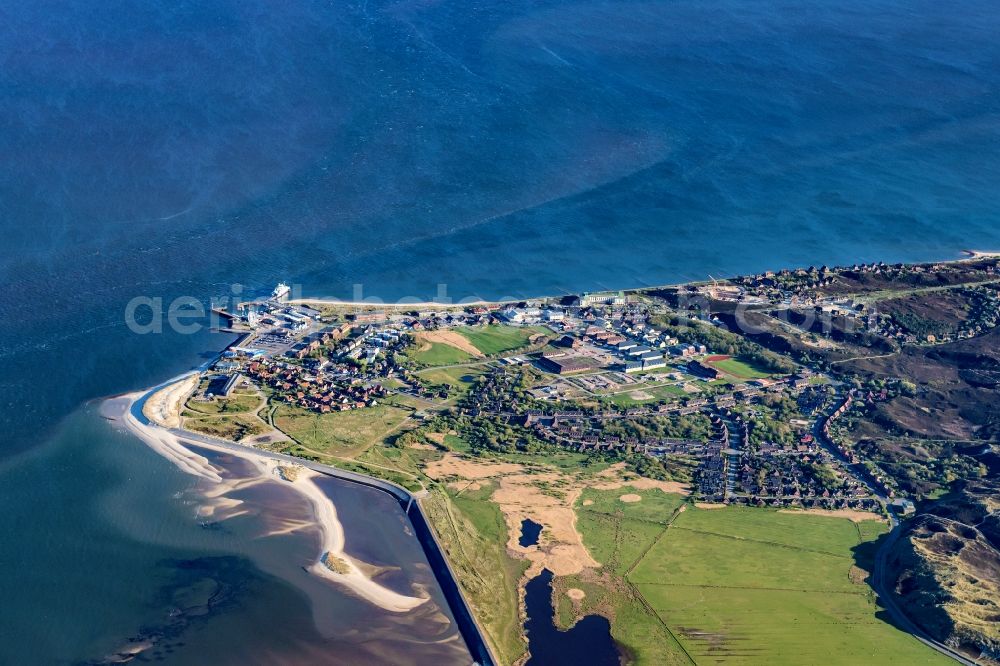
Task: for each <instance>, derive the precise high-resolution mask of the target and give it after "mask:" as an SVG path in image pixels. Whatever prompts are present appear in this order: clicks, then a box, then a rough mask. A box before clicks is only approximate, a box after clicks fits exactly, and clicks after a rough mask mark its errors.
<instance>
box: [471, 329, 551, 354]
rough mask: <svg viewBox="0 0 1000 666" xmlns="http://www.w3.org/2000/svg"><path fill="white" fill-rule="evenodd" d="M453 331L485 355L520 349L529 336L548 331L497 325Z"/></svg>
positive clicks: (526, 342) (526, 343)
mask: <svg viewBox="0 0 1000 666" xmlns="http://www.w3.org/2000/svg"><path fill="white" fill-rule="evenodd" d="M455 332H456V333H458V334H459V335H461V336H462V337H463V338H465V339H466V340H468V341H469V342H471V343H472V346H473V347H475V348H476V349H478V350H479V351H481V352H483V353H484V354H486V355H487V356H493V355H495V354H502V353H504V352H509V351H514V350H515V349H520V348H522V347H525V346H527V345H528V341H529V339H530V338H531V336H533V335H537V334H539V333H542V334H548V333H550V331H548V330H547V329H544V328H541V327H537V326H532V327H526V328H520V327H517V326H498V325H494V326H482V327H464V328H456V329H455Z"/></svg>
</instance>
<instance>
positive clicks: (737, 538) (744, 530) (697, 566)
mask: <svg viewBox="0 0 1000 666" xmlns="http://www.w3.org/2000/svg"><path fill="white" fill-rule="evenodd" d="M885 529H887V528H886V527H885V526H884V525H882V524H880V523H861V524H860V525H857V526H856V525H855V524H853V523H851V522H850V521H848V520H846V519H842V518H829V517H823V516H812V515H808V514H800V515H792V514H782V513H778V512H776V511H772V510H766V509H736V508H727V509H714V510H700V509H696V508H694V507H688V508H687V510H686V511H684V512H683V513H681V514H680V515H679V516H678V517H677V519H676V521H675V522H674V523H673V525H672V526H671V527H670V528H669V529H668V530H667V533H666V535H665V536H664V537H663V538H662V539H660V540H659V541H657V542H656V543H655V544H654V545H653V546H652V548H650V550H649V552H648V553H647V554H646V555H645V556H644V557H643V558H642V560H641V562H640V563H639V564H638V566H637V567H636V568H635V570H634V571H633V572H632V574H631V575H630V576H629V580H630V582H631V583H633V584H634V585H635V586H636V588H637V589H638V590H639V591H640V592H641V594H642V595H643V597H645V598H646V600H647V601H648V602H649V604H650V605H651V606H652V608H654V609H655V611H656V613H657V615H658V616H659V617H660V618H661V619H662V620H663V621H664V622H665V623H666V624H667V626H669V627H670V628H671V630H672V632H673V633H674V635H675V636H677V638H678V639H679V640H680V642H681V644H682V645H683V646H684V648H685V649H686V650H687V651H688V652H689V653H690V654H691V655H692V657H693V658H694V660H695V661H696V662H698V663H701V662H713V663H716V662H718V663H724V664H761V663H766V664H812V663H815V664H818V663H824V664H857V663H879V664H937V663H940V664H945V663H947V660H946V659H945V658H944V657H941V656H940V655H938V654H937V653H936V652H934V651H933V650H931V649H929V648H927V647H925V646H923V645H922V644H921V643H919V642H918V641H917V640H915V639H914V638H913V637H911V636H909V635H907V634H905V633H903V632H901V631H899V630H897V629H896V628H894V627H893V626H892V625H890V624H888V623H887V622H885V621H884V620H882V619H880V618H879V617H876V613H878V612H879V608H878V606H877V605H876V603H875V595H874V593H873V592H872V590H871V588H870V587H869V586H868V585H867V584H866V583H865V582H864V577H865V574H864V572H863V571H861V570H859V569H858V568H857V567H856V559H855V550H857V549H859V545H860V544H862V541H863V540H870V539H874V538H876V537H877V535H878V534H879V533H880V532H881V531H884V530H885ZM861 549H864V546H863V545H862V546H861Z"/></svg>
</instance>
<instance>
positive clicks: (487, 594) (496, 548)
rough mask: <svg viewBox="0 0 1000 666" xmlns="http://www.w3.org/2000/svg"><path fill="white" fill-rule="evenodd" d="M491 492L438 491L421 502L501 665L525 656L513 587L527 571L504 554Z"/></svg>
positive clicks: (499, 517)
mask: <svg viewBox="0 0 1000 666" xmlns="http://www.w3.org/2000/svg"><path fill="white" fill-rule="evenodd" d="M493 489H494V487H493V486H492V484H486V485H485V486H484V487H482V488H480V489H479V490H476V491H466V492H463V493H460V494H459V493H457V492H455V491H453V490H447V491H445V490H443V489H436V490H435V491H434V492H432V493H431V496H430V497H428V498H427V499H425V500H423V501H422V506H423V507H424V510H425V511H426V513H427V516H428V518H429V519H430V522H431V524H432V525H433V527H434V531H435V533H436V534H437V537H438V540H439V541H440V542H441V546H442V547H443V548H444V550H445V552H446V553H447V555H448V561H449V563H450V564H451V566H452V568H453V569H454V570H455V572H456V573H457V574H458V579H459V581H460V583H461V586H462V590H463V591H464V592H465V594H466V597H467V598H468V600H469V603H470V605H471V606H472V609H473V612H474V613H475V616H476V619H477V620H478V621H479V623H480V625H481V626H482V627H483V630H484V632H485V633H486V638H487V640H488V641H489V643H490V645H491V646H492V647H493V650H494V651H495V652H496V654H497V657H498V658H499V660H500V663H503V664H511V663H514V662H515V661H517V660H518V659H519V658H520V657H521V656H522V655H523V654H524V652H525V648H526V645H525V643H524V640H523V639H522V638H521V634H522V626H521V620H520V617H519V615H518V608H519V606H518V604H519V599H518V593H517V582H518V580H519V579H520V578H521V576H522V575H523V574H524V570H525V569H526V568H527V566H528V562H527V561H525V560H514V559H512V558H511V557H510V556H509V555H507V551H506V543H507V524H506V522H505V521H504V519H503V514H502V513H501V512H500V508H499V507H498V506H497V505H496V504H494V503H493V502H491V501H490V500H489V497H490V495H491V494H492V492H493Z"/></svg>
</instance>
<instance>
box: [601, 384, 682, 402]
mask: <svg viewBox="0 0 1000 666" xmlns="http://www.w3.org/2000/svg"><path fill="white" fill-rule="evenodd" d="M633 394H635V395H634V396H633ZM642 394H646V396H648V397H644V396H643V395H642ZM685 395H687V393H685V392H684V389H682V388H681V387H679V386H675V385H673V384H667V385H665V386H640V387H638V388H636V389H634V390H632V391H628V392H626V393H612V394H607V395H605V396H603V397H604V398H606V399H607V400H609V401H610V402H611V403H612V404H614V405H617V406H619V407H634V406H636V405H645V404H648V403H651V402H659V401H661V400H673V399H675V398H680V397H683V396H685Z"/></svg>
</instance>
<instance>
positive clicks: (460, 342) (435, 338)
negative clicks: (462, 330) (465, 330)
mask: <svg viewBox="0 0 1000 666" xmlns="http://www.w3.org/2000/svg"><path fill="white" fill-rule="evenodd" d="M422 342H437V343H439V344H444V345H448V346H449V347H454V348H455V349H458V350H461V351H464V352H465V353H466V354H469V355H471V356H475V357H477V358H478V357H481V356H482V355H483V352H481V351H479V350H478V349H476V347H475V345H473V344H472V343H471V342H469V341H468V340H467V339H466V338H464V337H462V336H461V335H460V334H458V333H456V332H455V331H427V332H426V333H418V334H417V344H420V343H422Z"/></svg>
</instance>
